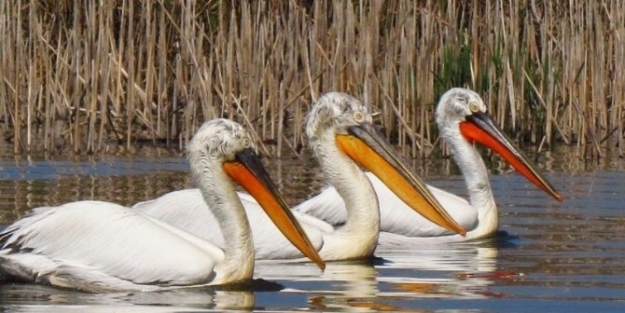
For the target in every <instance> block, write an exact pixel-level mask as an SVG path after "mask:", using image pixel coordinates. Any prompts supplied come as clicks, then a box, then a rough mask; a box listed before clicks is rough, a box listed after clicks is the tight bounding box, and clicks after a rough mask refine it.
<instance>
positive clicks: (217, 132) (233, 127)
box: [187, 118, 256, 163]
mask: <svg viewBox="0 0 625 313" xmlns="http://www.w3.org/2000/svg"><path fill="white" fill-rule="evenodd" d="M248 148H249V149H253V150H256V145H255V144H254V141H253V140H252V137H251V136H250V134H249V133H248V132H247V130H245V128H243V126H241V125H240V124H238V123H236V122H233V121H231V120H227V119H223V118H218V119H214V120H210V121H208V122H206V123H204V124H203V125H202V126H201V127H200V128H199V129H198V130H197V132H196V133H195V136H193V138H192V139H191V142H189V145H188V146H187V151H188V153H189V155H190V156H193V155H194V154H196V155H197V156H198V157H200V158H202V159H204V160H212V161H213V162H215V163H222V162H225V161H233V160H234V159H235V155H236V153H237V152H239V151H242V150H244V149H248Z"/></svg>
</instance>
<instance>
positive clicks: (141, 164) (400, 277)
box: [0, 149, 625, 312]
mask: <svg viewBox="0 0 625 313" xmlns="http://www.w3.org/2000/svg"><path fill="white" fill-rule="evenodd" d="M3 151H6V150H3V149H0V225H7V224H10V223H11V222H13V221H14V220H15V219H17V218H18V217H20V216H23V215H24V214H25V213H26V212H27V211H28V210H29V209H30V208H33V207H37V206H41V205H52V204H60V203H65V202H68V201H74V200H84V199H99V200H107V201H113V202H118V203H122V204H132V203H134V202H136V201H140V200H145V199H150V198H154V197H156V196H157V195H160V194H163V193H166V192H168V191H171V190H175V189H180V188H184V187H187V186H190V181H189V178H188V177H187V175H186V172H187V163H186V161H185V160H184V159H183V158H181V156H180V155H179V154H178V153H174V152H170V151H167V150H158V149H146V150H145V151H142V150H139V151H138V152H137V154H136V155H135V156H133V157H126V156H105V157H102V158H88V157H80V158H78V157H76V158H58V157H56V158H47V159H46V158H39V157H33V158H31V159H26V158H15V157H14V156H13V155H12V154H10V153H8V152H3ZM9 151H10V150H9ZM268 162H269V163H270V164H269V166H270V168H271V169H272V170H273V173H275V179H276V180H277V182H278V184H279V185H280V186H282V187H284V191H285V193H286V195H287V197H288V199H289V201H291V203H297V202H298V201H300V200H301V199H303V198H306V197H308V196H310V195H312V194H314V193H315V192H316V190H318V187H319V181H320V176H319V174H318V173H316V172H315V170H314V166H313V165H312V164H314V163H311V161H310V160H309V159H308V158H305V159H304V160H296V159H287V160H281V161H271V160H269V161H268ZM303 163H308V164H311V165H310V166H302V164H303ZM489 163H490V167H491V168H492V169H493V170H492V173H493V175H492V179H491V181H492V187H493V189H494V193H495V196H496V199H497V202H498V204H499V209H500V214H499V215H500V225H501V226H500V228H501V230H503V231H505V232H507V233H508V234H507V235H506V236H501V237H500V238H498V239H497V240H492V241H486V242H478V243H462V244H450V245H441V246H436V247H409V248H407V249H405V250H393V251H381V250H379V251H377V252H376V255H377V256H378V258H377V259H375V260H373V261H370V262H349V263H330V264H328V268H327V269H326V271H325V272H324V273H321V272H320V271H319V270H318V269H317V268H316V267H315V266H313V265H312V264H309V263H287V264H285V263H275V262H273V263H272V262H260V263H259V264H257V267H256V275H255V277H256V278H257V279H258V280H257V281H255V282H254V283H253V284H251V285H248V286H232V287H228V288H220V289H215V288H212V289H208V288H204V289H193V290H178V291H171V292H160V293H115V294H87V293H80V292H73V291H67V290H61V289H55V288H51V287H45V286H35V285H24V284H0V301H1V302H0V311H7V312H36V311H43V312H51V311H64V312H68V311H72V310H73V311H80V312H84V311H97V310H101V311H106V312H111V311H120V312H123V311H128V312H141V311H149V312H189V311H224V310H237V311H294V310H297V311H303V310H306V311H356V312H368V311H411V312H415V311H416V312H456V311H466V310H470V311H475V312H494V311H498V312H529V311H536V312H556V311H562V312H564V311H575V312H588V311H591V310H592V311H597V312H610V311H612V312H623V311H625V234H624V231H625V185H624V182H625V162H624V161H622V160H620V159H618V158H616V157H613V156H612V155H611V154H610V153H607V157H606V158H604V159H602V160H600V161H598V162H585V161H583V160H581V159H579V158H578V157H577V156H576V154H575V151H568V150H564V149H562V150H560V151H556V152H554V153H551V154H546V155H543V156H541V158H540V159H539V163H540V167H542V168H543V170H544V171H546V172H547V173H548V174H547V176H548V177H549V179H550V180H551V181H552V182H553V184H554V185H555V186H556V188H557V189H558V190H559V191H561V193H562V194H563V195H564V197H565V202H563V203H558V202H556V201H555V200H552V199H550V198H548V197H547V196H546V195H545V194H543V193H541V192H539V191H537V190H536V189H535V188H533V186H531V185H529V184H528V183H527V182H526V181H525V180H524V179H523V178H521V177H520V176H519V175H518V174H516V173H514V172H512V171H511V170H510V169H508V168H506V167H502V168H499V166H501V164H500V162H499V161H498V160H494V161H493V162H489ZM416 167H417V172H418V173H420V174H421V175H422V177H424V178H425V179H426V180H427V181H428V182H429V183H431V184H433V185H436V186H438V187H441V188H444V189H446V190H448V191H451V192H454V193H456V194H460V195H464V194H465V193H466V192H465V189H464V181H463V180H462V177H461V176H460V175H459V173H458V171H457V169H456V168H455V166H454V165H453V164H451V163H450V162H448V161H442V162H438V163H428V164H424V165H423V164H422V165H416ZM261 278H262V279H261Z"/></svg>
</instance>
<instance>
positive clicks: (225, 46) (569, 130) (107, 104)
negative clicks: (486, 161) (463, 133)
mask: <svg viewBox="0 0 625 313" xmlns="http://www.w3.org/2000/svg"><path fill="white" fill-rule="evenodd" d="M624 5H625V4H624V3H623V1H620V0H609V1H600V2H596V1H595V2H593V1H590V0H587V1H569V2H567V3H562V4H556V3H553V2H548V1H536V0H524V1H517V2H514V1H504V0H497V1H486V2H484V1H475V0H466V1H459V2H448V3H443V2H440V1H433V0H426V1H420V2H415V1H409V0H401V1H397V2H384V1H364V0H360V1H348V2H340V1H338V2H337V1H335V2H323V1H316V2H312V3H308V2H302V1H296V0H291V1H288V2H275V1H258V2H254V3H248V2H243V3H237V2H229V1H223V0H220V1H214V2H207V3H201V2H196V1H191V0H187V1H178V2H168V1H158V2H149V1H146V2H132V1H125V0H121V1H112V2H106V3H101V4H96V3H89V2H80V1H65V2H62V3H60V4H51V3H48V2H46V1H43V0H28V1H24V0H19V1H14V2H10V1H4V2H2V3H0V10H2V12H5V15H4V16H2V17H0V39H2V42H3V45H2V47H0V53H1V55H0V62H1V63H0V66H1V67H2V68H1V71H0V75H1V76H2V77H1V79H0V97H1V98H0V99H1V101H3V102H4V103H6V105H3V106H0V123H2V124H3V125H2V126H0V129H2V130H3V131H4V134H5V137H6V138H8V139H10V140H12V141H13V144H14V151H15V152H16V153H19V152H21V151H22V149H26V150H25V151H27V150H28V149H34V148H35V147H36V144H35V143H37V142H39V141H38V140H39V139H38V138H37V136H41V138H43V147H44V149H45V150H46V151H48V152H51V151H54V150H57V149H60V150H61V151H63V149H64V144H66V143H69V144H70V146H71V150H72V151H74V152H75V153H98V152H101V151H105V149H106V148H105V147H106V146H108V145H109V144H110V143H111V142H114V141H115V140H117V141H120V142H123V146H124V148H125V149H126V150H131V149H132V147H133V146H134V143H135V141H137V140H141V139H152V140H156V139H164V140H165V141H167V142H169V140H172V142H177V143H178V146H179V147H182V146H183V145H184V144H186V142H187V141H188V139H189V138H190V136H191V135H192V133H193V132H194V131H195V129H196V128H197V127H198V126H199V124H200V123H202V122H203V121H204V120H206V119H210V118H214V117H217V116H223V117H229V118H233V119H235V120H237V121H239V122H244V123H246V124H248V125H249V127H251V128H253V129H254V131H255V133H256V134H257V135H258V137H259V138H258V139H259V141H267V142H273V141H275V143H276V145H277V146H276V149H274V150H273V151H272V152H271V153H273V154H275V155H280V153H281V151H283V150H284V149H286V148H289V149H291V150H292V151H293V153H294V154H298V151H299V149H300V148H299V147H300V146H301V145H302V144H303V143H304V138H303V132H302V126H303V118H304V116H305V114H306V113H307V112H308V110H309V107H310V103H311V102H312V101H314V100H315V99H316V98H317V97H318V95H319V94H321V93H325V92H328V91H332V90H337V91H344V92H348V93H351V94H353V95H355V96H356V97H358V98H360V99H362V100H363V102H364V103H366V105H369V106H371V109H372V111H374V112H379V115H378V117H379V118H377V121H378V122H379V123H381V124H382V126H384V129H385V131H386V135H387V136H388V137H389V138H390V139H391V140H392V141H393V143H394V144H398V145H400V146H401V147H402V151H403V152H404V153H405V154H410V155H412V156H419V155H420V156H426V155H429V153H428V152H427V150H428V149H430V148H429V147H430V146H433V145H434V143H435V142H437V138H436V131H435V130H432V129H431V127H432V126H433V123H432V116H433V110H434V106H433V104H434V103H435V102H436V100H437V97H438V96H439V95H440V94H441V93H442V92H444V91H445V90H446V89H448V88H450V87H455V86H465V87H470V88H472V89H474V90H476V91H477V92H479V93H480V94H481V95H482V96H483V98H484V99H485V101H486V102H487V106H488V108H489V110H490V111H491V113H492V115H493V116H495V117H496V119H497V120H498V122H499V123H500V124H501V125H502V126H503V127H504V129H505V130H506V131H507V132H510V133H512V134H513V136H514V137H517V138H518V139H519V140H523V141H530V142H534V143H539V142H545V143H548V144H551V145H553V144H554V143H555V142H559V141H563V142H565V143H567V144H568V143H575V144H577V145H578V147H579V149H580V151H589V152H591V154H592V155H594V156H601V153H602V152H601V149H602V148H603V147H604V146H612V145H616V144H618V145H619V153H621V154H622V153H623V152H622V143H623V122H624V121H623V119H624V117H623V106H624V105H625V104H624V103H623V99H624V98H625V97H624V95H623V93H624V92H625V91H624V90H625V88H624V87H625V86H624V84H625V82H623V81H624V78H623V74H622V71H620V70H618V69H620V68H622V67H623V65H624V64H623V62H624V61H623V58H622V57H620V56H622V55H623V53H624V51H623V42H622V38H621V36H623V34H624V33H625V30H624V28H625V26H624V25H623V24H624V22H623V20H624V18H623V11H624ZM22 56H27V57H22ZM587 144H589V145H590V147H591V149H590V150H588V149H587V146H586V145H587ZM65 149H66V147H65ZM284 151H286V150H284ZM592 155H590V156H592Z"/></svg>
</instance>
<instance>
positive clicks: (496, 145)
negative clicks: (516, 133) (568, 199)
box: [460, 112, 563, 201]
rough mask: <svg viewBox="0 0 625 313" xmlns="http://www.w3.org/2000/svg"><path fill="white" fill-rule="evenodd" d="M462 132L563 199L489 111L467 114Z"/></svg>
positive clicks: (556, 197)
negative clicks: (508, 136)
mask: <svg viewBox="0 0 625 313" xmlns="http://www.w3.org/2000/svg"><path fill="white" fill-rule="evenodd" d="M460 132H461V133H462V135H463V136H464V137H465V138H467V140H469V141H471V142H478V143H480V144H482V145H485V146H487V147H488V148H490V149H492V150H494V151H495V152H497V153H498V154H499V155H501V157H503V158H504V160H506V162H508V163H510V165H512V167H514V168H515V169H516V170H517V171H519V173H521V174H522V175H523V176H525V178H527V179H528V180H529V181H531V182H532V183H533V184H534V185H536V186H537V187H538V188H540V189H542V190H543V191H545V192H546V193H548V194H549V195H550V196H552V197H554V198H555V199H556V200H558V201H562V200H563V198H562V195H560V194H559V193H558V192H557V191H556V190H555V189H554V188H553V187H552V186H551V184H549V182H548V181H547V180H546V179H545V178H544V177H543V176H542V175H540V173H538V171H536V169H534V167H533V166H532V165H531V164H530V163H529V162H528V161H527V159H526V158H525V157H524V156H523V155H522V154H521V152H520V151H518V150H517V149H516V148H515V147H514V146H513V145H512V143H511V142H510V140H508V138H506V136H505V135H504V134H503V132H502V131H501V129H500V128H499V127H498V126H497V125H496V124H495V123H494V121H493V120H492V118H491V117H490V115H488V113H485V112H476V113H473V114H472V115H469V116H467V120H466V121H465V122H462V123H460Z"/></svg>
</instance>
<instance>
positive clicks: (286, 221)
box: [187, 119, 325, 269]
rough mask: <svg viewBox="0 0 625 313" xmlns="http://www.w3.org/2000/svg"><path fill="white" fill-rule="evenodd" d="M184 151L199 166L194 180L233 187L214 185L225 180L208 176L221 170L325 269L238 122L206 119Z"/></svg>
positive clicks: (306, 253) (296, 244)
mask: <svg viewBox="0 0 625 313" xmlns="http://www.w3.org/2000/svg"><path fill="white" fill-rule="evenodd" d="M187 150H188V153H189V158H190V161H191V162H190V163H191V164H192V166H199V167H200V168H199V169H197V170H194V171H192V172H193V173H196V174H195V176H194V178H195V179H196V181H203V183H204V185H209V186H213V187H214V188H233V187H229V186H223V184H222V186H217V185H216V184H217V183H222V182H225V181H226V180H225V179H213V177H211V175H220V173H221V175H223V173H225V174H226V175H227V176H229V177H230V178H231V179H232V180H234V181H235V182H237V183H238V184H239V185H241V186H242V187H243V188H244V189H245V190H246V191H247V192H248V193H249V194H250V195H252V196H253V197H254V198H255V199H256V200H257V201H258V203H259V204H260V206H261V207H262V208H263V209H264V210H265V212H266V213H267V215H268V216H269V217H270V218H271V220H272V221H273V223H274V224H276V226H277V227H278V229H280V231H281V232H282V233H283V234H284V236H285V237H286V238H287V239H289V241H290V242H291V243H292V244H293V245H294V246H296V247H297V248H298V249H299V250H300V251H301V252H302V253H303V254H304V255H305V256H307V257H308V258H309V259H311V260H312V261H313V262H315V263H317V265H318V266H319V267H320V268H322V269H323V268H325V264H324V262H323V261H322V260H321V257H319V255H318V253H317V251H316V249H315V248H314V246H313V245H312V243H311V242H310V240H309V238H308V236H307V235H306V233H305V232H304V231H303V230H302V228H301V226H300V225H299V223H298V222H297V221H296V220H295V217H294V216H293V214H292V213H291V210H290V208H289V206H288V205H287V203H286V201H285V200H284V198H283V196H282V195H281V194H280V192H279V191H278V188H276V186H275V185H274V184H273V181H272V180H271V178H270V176H269V174H268V173H267V171H266V170H265V168H264V166H263V165H262V163H261V161H260V158H259V156H258V154H257V153H256V145H255V144H254V141H253V140H252V137H251V136H250V134H249V133H248V132H247V131H246V130H245V129H244V128H243V127H242V126H241V125H239V124H237V123H235V122H233V121H230V120H227V119H215V120H211V121H208V122H206V123H204V125H202V126H201V128H200V129H199V130H198V131H197V132H196V135H195V136H194V137H193V139H192V140H191V142H190V143H189V145H188V149H187ZM219 167H220V168H221V170H220V169H218V168H219ZM232 191H234V190H232ZM205 196H208V197H211V196H212V195H210V194H209V195H205ZM237 201H238V200H237ZM212 202H213V203H214V202H219V200H216V201H212Z"/></svg>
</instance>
